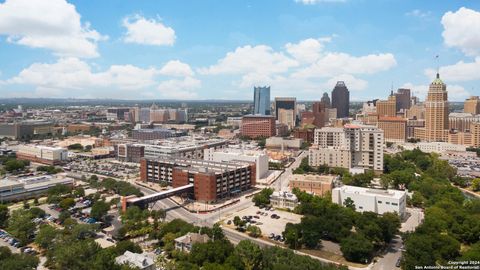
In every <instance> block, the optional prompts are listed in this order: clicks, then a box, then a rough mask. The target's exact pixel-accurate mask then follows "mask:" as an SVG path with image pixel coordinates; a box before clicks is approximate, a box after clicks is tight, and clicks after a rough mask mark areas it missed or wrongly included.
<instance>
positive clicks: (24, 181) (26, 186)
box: [0, 175, 73, 203]
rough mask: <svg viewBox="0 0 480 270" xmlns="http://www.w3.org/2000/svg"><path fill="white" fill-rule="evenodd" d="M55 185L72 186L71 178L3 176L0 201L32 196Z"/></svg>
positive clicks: (44, 191)
mask: <svg viewBox="0 0 480 270" xmlns="http://www.w3.org/2000/svg"><path fill="white" fill-rule="evenodd" d="M55 185H69V186H73V179H72V178H68V177H64V176H62V175H57V176H55V177H54V176H50V175H42V176H34V177H25V178H4V179H2V180H0V203H4V202H9V201H20V200H25V199H30V198H34V197H36V196H39V195H42V194H45V193H46V192H47V191H48V189H49V188H51V187H53V186H55Z"/></svg>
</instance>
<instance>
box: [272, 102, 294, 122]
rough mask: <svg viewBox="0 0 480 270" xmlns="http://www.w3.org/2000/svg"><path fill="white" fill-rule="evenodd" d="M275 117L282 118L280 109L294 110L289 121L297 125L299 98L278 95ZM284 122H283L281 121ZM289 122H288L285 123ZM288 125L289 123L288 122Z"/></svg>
mask: <svg viewBox="0 0 480 270" xmlns="http://www.w3.org/2000/svg"><path fill="white" fill-rule="evenodd" d="M274 105H275V119H276V120H280V117H279V116H280V110H281V109H283V110H286V111H287V110H288V111H292V113H291V114H290V113H289V115H290V116H291V119H289V120H288V123H293V124H294V125H295V122H296V120H297V99H296V98H294V97H276V98H275V103H274ZM280 123H282V122H280ZM283 124H287V123H283ZM287 125H288V124H287Z"/></svg>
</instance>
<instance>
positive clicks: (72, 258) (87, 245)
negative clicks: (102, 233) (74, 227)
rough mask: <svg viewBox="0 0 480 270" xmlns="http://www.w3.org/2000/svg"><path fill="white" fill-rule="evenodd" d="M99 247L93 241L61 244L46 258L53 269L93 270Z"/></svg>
mask: <svg viewBox="0 0 480 270" xmlns="http://www.w3.org/2000/svg"><path fill="white" fill-rule="evenodd" d="M100 251H101V248H100V246H99V245H98V244H97V243H96V242H95V241H93V240H91V239H87V240H80V241H69V242H63V243H61V244H59V245H58V246H56V248H55V249H54V250H53V252H52V253H51V256H49V257H48V259H49V260H51V261H52V265H54V267H53V269H58V270H60V269H78V270H80V269H93V268H94V267H93V266H94V259H95V256H96V254H98V253H99V252H100Z"/></svg>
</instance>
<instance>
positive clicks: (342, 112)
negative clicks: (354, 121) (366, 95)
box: [332, 81, 350, 118]
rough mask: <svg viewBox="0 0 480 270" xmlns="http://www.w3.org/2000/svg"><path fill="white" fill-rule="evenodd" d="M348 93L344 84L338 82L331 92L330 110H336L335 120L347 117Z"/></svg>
mask: <svg viewBox="0 0 480 270" xmlns="http://www.w3.org/2000/svg"><path fill="white" fill-rule="evenodd" d="M349 105H350V92H349V91H348V88H347V86H346V85H345V82H342V81H338V82H337V84H336V85H335V88H333V91H332V108H336V109H337V118H344V117H348V109H349Z"/></svg>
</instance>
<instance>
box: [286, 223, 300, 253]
mask: <svg viewBox="0 0 480 270" xmlns="http://www.w3.org/2000/svg"><path fill="white" fill-rule="evenodd" d="M282 235H283V237H284V238H285V244H287V245H288V247H289V248H292V249H298V248H301V247H302V241H301V239H302V233H301V230H300V225H299V224H293V223H290V222H289V223H287V225H285V231H283V233H282Z"/></svg>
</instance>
